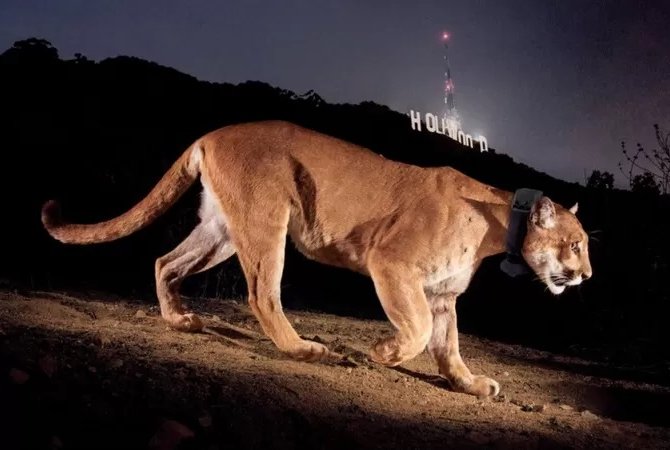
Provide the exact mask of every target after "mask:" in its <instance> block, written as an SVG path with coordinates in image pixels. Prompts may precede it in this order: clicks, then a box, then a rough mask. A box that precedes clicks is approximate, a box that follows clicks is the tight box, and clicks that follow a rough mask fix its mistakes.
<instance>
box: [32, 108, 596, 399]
mask: <svg viewBox="0 0 670 450" xmlns="http://www.w3.org/2000/svg"><path fill="white" fill-rule="evenodd" d="M198 176H200V180H201V183H202V186H203V190H202V203H201V206H200V212H199V216H200V223H199V224H198V225H197V226H196V227H195V229H194V230H193V231H192V232H191V234H190V235H189V236H188V237H187V238H186V239H185V240H184V241H183V242H182V243H181V244H179V246H177V247H176V248H175V249H174V250H172V251H171V252H170V253H168V254H166V255H165V256H162V257H160V258H158V260H157V261H156V268H155V275H156V289H157V296H158V299H159V301H160V309H161V315H162V317H163V318H164V319H165V320H166V321H167V323H168V324H169V325H170V326H171V327H173V328H175V329H177V330H183V331H198V330H200V329H201V328H202V327H203V324H202V322H201V321H200V319H199V318H198V317H197V316H196V315H194V314H192V313H189V312H187V311H185V310H184V308H183V307H182V304H181V301H180V297H179V292H178V290H179V285H180V283H181V282H182V280H183V279H184V278H185V277H186V276H188V275H191V274H194V273H198V272H201V271H204V270H207V269H210V268H212V267H214V266H215V265H217V264H219V263H221V262H222V261H224V260H226V259H227V258H230V257H231V256H233V255H234V254H237V256H238V258H239V260H240V263H241V266H242V269H243V271H244V275H245V278H246V281H247V286H248V292H249V305H250V307H251V310H252V311H253V313H254V315H255V316H256V318H257V319H258V321H259V322H260V325H261V327H262V328H263V330H264V332H265V333H266V334H267V336H269V337H270V338H271V339H272V341H273V342H274V343H275V344H276V346H277V347H278V348H279V349H280V350H281V351H283V352H285V353H287V354H289V355H290V356H292V357H294V358H297V359H300V360H308V361H315V360H318V359H321V358H323V357H325V356H328V355H330V352H329V350H328V349H327V348H326V347H325V346H324V345H322V344H320V343H317V342H312V341H308V340H304V339H301V338H300V336H299V335H298V334H297V333H296V331H295V330H294V329H293V327H292V326H291V324H290V323H289V321H288V320H287V319H286V317H285V316H284V312H283V311H282V305H281V300H280V279H281V275H282V270H283V264H284V251H285V244H286V236H287V235H288V236H290V237H291V239H292V241H293V242H294V243H295V245H296V247H297V248H298V250H299V251H301V252H302V253H303V254H304V255H306V256H307V257H308V258H311V259H313V260H316V261H319V262H321V263H325V264H330V265H334V266H339V267H345V268H348V269H351V270H354V271H357V272H360V273H363V274H365V275H368V276H370V277H371V278H372V281H373V283H374V286H375V289H376V293H377V295H378V297H379V300H380V301H381V305H382V307H383V309H384V311H385V313H386V315H387V316H388V319H389V320H390V322H391V323H392V324H393V326H394V327H395V329H396V333H395V334H394V335H393V336H392V337H389V338H386V339H382V340H380V341H378V342H377V343H376V344H375V345H374V346H373V347H372V349H371V351H370V356H371V359H372V360H373V361H375V362H377V363H380V364H383V365H386V366H396V365H398V364H401V363H402V362H403V361H407V360H408V359H410V358H413V357H415V356H416V355H417V354H419V353H420V352H422V351H423V350H424V349H427V350H428V352H429V353H430V354H431V355H432V357H433V358H434V359H435V361H436V362H437V365H438V366H439V371H440V373H441V374H442V375H443V376H444V377H445V378H446V379H447V380H448V381H449V382H450V384H451V386H452V388H453V389H454V390H455V391H458V392H464V393H469V394H474V395H478V396H488V395H497V394H498V392H499V390H500V387H499V385H498V383H497V382H496V381H495V380H492V379H491V378H488V377H485V376H482V375H473V374H472V373H471V372H470V370H469V369H468V368H467V367H466V365H465V364H464V363H463V360H462V359H461V356H460V354H459V347H458V330H457V326H456V298H457V297H458V295H459V294H461V293H463V292H464V291H465V290H466V288H467V287H468V284H469V282H470V279H471V278H472V276H473V274H474V273H475V271H476V270H477V268H478V267H479V265H480V263H481V262H482V260H483V259H484V258H486V257H487V256H490V255H494V254H498V253H502V252H504V251H505V248H506V247H505V238H506V233H507V227H508V224H509V216H510V209H511V202H512V198H513V193H511V192H506V191H503V190H499V189H496V188H493V187H491V186H488V185H486V184H483V183H480V182H478V181H476V180H474V179H472V178H470V177H468V176H466V175H465V174H463V173H461V172H459V171H457V170H454V169H452V168H450V167H437V168H422V167H418V166H413V165H408V164H403V163H400V162H396V161H392V160H388V159H385V158H384V157H382V156H380V155H378V154H376V153H373V152H372V151H370V150H367V149H365V148H362V147H359V146H356V145H353V144H350V143H347V142H344V141H341V140H338V139H336V138H333V137H330V136H326V135H323V134H320V133H317V132H315V131H312V130H309V129H305V128H302V127H299V126H297V125H294V124H291V123H286V122H281V121H266V122H256V123H246V124H239V125H232V126H227V127H223V128H220V129H218V130H215V131H213V132H210V133H208V134H207V135H205V136H203V137H201V138H200V139H197V140H196V141H195V142H194V143H193V144H192V145H191V146H190V147H189V148H188V149H187V150H186V151H185V152H184V153H183V154H182V156H181V157H180V158H179V159H178V160H177V161H176V162H175V163H174V165H173V166H172V167H171V168H170V169H169V171H168V172H167V173H166V174H165V175H164V176H163V178H162V179H161V180H160V181H159V182H158V184H157V185H156V186H155V187H154V188H153V190H152V191H151V192H150V193H149V194H148V195H147V196H146V197H145V198H144V199H143V200H141V201H140V202H139V203H138V204H137V205H135V206H134V207H132V208H131V209H130V210H129V211H127V212H126V213H124V214H122V215H120V216H118V217H116V218H113V219H111V220H108V221H105V222H101V223H96V224H71V223H67V222H65V221H63V220H61V218H60V214H59V208H58V206H57V204H56V203H55V202H54V201H49V202H47V203H46V204H45V205H44V207H43V210H42V222H43V224H44V226H45V228H46V229H47V230H48V232H49V233H50V234H51V236H53V237H54V238H55V239H58V240H59V241H62V242H65V243H69V244H93V243H98V242H108V241H112V240H114V239H119V238H122V237H124V236H128V235H129V234H131V233H133V232H135V231H137V230H139V229H140V228H142V227H145V226H147V225H148V224H150V223H151V222H152V221H153V220H155V219H156V218H157V217H158V216H159V215H160V214H162V213H164V212H165V211H166V210H167V209H168V208H170V207H171V206H172V205H173V204H174V203H175V202H176V201H177V199H178V198H179V197H180V196H181V195H182V194H183V193H184V192H185V191H186V190H187V189H188V188H189V186H191V185H192V184H193V183H194V182H195V180H196V179H197V178H198ZM576 211H577V205H576V204H575V206H573V207H572V208H570V209H566V208H563V207H562V206H560V205H558V204H554V203H553V202H552V201H551V200H550V199H549V198H547V197H544V196H542V197H541V198H540V199H539V200H537V201H536V202H535V203H534V204H533V205H532V209H531V211H530V213H529V215H528V221H527V231H526V235H525V238H524V240H523V246H522V250H521V252H522V255H523V258H524V259H525V261H526V263H527V264H528V266H530V268H532V270H533V271H534V272H535V274H536V275H537V276H538V277H539V278H540V279H541V280H542V281H543V282H544V283H545V284H546V286H547V287H548V289H549V290H550V291H551V292H552V293H554V294H560V293H561V292H563V290H564V289H565V287H566V286H569V285H577V284H579V283H581V282H582V280H586V279H588V278H589V277H590V276H591V265H590V263H589V256H588V237H587V234H586V233H585V232H584V230H583V228H582V226H581V224H580V222H579V220H578V219H577V218H576V217H575V213H576Z"/></svg>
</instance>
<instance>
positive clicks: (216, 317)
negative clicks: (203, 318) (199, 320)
mask: <svg viewBox="0 0 670 450" xmlns="http://www.w3.org/2000/svg"><path fill="white" fill-rule="evenodd" d="M212 320H213V321H214V322H223V321H222V320H221V317H219V316H217V315H216V314H215V315H213V316H212Z"/></svg>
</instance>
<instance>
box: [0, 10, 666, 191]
mask: <svg viewBox="0 0 670 450" xmlns="http://www.w3.org/2000/svg"><path fill="white" fill-rule="evenodd" d="M443 30H448V31H449V32H450V33H451V35H452V39H451V44H450V60H451V62H452V74H453V77H454V81H455V86H456V97H455V100H456V107H457V109H458V110H459V112H460V114H461V116H462V118H463V128H464V130H465V131H466V132H470V133H471V134H473V135H476V134H478V133H480V132H481V133H483V134H484V135H485V136H487V138H488V142H489V145H490V146H491V147H494V148H496V149H497V150H498V151H500V152H504V153H508V154H509V155H511V156H512V157H513V158H515V159H516V160H518V161H521V162H524V163H526V164H529V165H531V166H533V167H536V168H538V169H540V170H542V171H545V172H547V173H549V174H551V175H554V176H557V177H560V178H563V179H567V180H570V181H579V182H583V181H584V172H585V171H586V172H590V171H591V170H592V169H601V170H609V171H611V172H613V173H614V174H615V175H616V176H618V175H619V172H618V169H617V162H618V161H619V160H621V157H622V155H621V148H620V141H621V140H622V139H625V140H626V141H627V142H629V143H630V147H631V148H634V144H635V143H636V142H638V141H639V142H641V143H643V144H646V145H649V146H651V145H652V144H653V143H654V136H653V132H654V130H653V127H652V126H653V124H654V123H659V124H660V125H661V127H665V128H666V129H667V130H668V131H670V1H667V0H653V1H650V0H645V1H639V0H638V1H615V0H612V1H586V0H561V1H556V0H526V1H516V0H515V1H510V0H505V1H499V0H490V1H475V0H467V1H466V0H463V1H416V2H415V1H412V2H410V1H405V2H382V1H376V0H374V1H366V2H363V1H353V0H337V1H328V2H326V1H315V0H311V1H310V0H301V1H282V2H269V1H257V0H253V1H251V0H248V1H232V0H226V1H195V0H193V1H181V2H178V1H160V2H158V1H154V2H144V1H137V0H135V1H130V0H117V1H97V2H96V1H90V0H79V1H74V0H59V1H46V0H45V1H34V0H2V2H1V3H0V50H4V49H6V48H9V47H10V46H11V45H12V43H13V42H14V41H17V40H20V39H26V38H29V37H40V38H44V39H47V40H49V41H50V42H51V43H52V44H53V45H54V46H55V47H57V48H58V50H59V52H60V56H61V58H66V59H69V58H72V57H73V54H74V53H76V52H80V53H83V54H84V55H86V56H87V57H89V58H91V59H94V60H96V61H99V60H101V59H104V58H106V57H111V56H117V55H130V56H137V57H140V58H143V59H147V60H151V61H155V62H158V63H160V64H163V65H166V66H171V67H175V68H177V69H179V70H181V71H183V72H186V73H189V74H191V75H194V76H196V77H198V78H200V79H203V80H208V81H217V82H231V83H238V82H242V81H245V80H259V81H264V82H267V83H270V84H272V85H274V86H277V87H281V88H285V89H290V90H292V91H294V92H296V93H298V94H301V93H304V92H306V91H308V90H309V89H314V90H315V91H316V92H317V93H319V94H320V95H321V96H322V97H323V98H324V99H325V100H326V101H328V102H332V103H340V102H348V103H358V102H361V101H364V100H371V101H374V102H377V103H380V104H384V105H388V106H389V107H390V108H392V109H394V110H396V111H399V112H403V113H406V112H409V110H410V109H414V110H418V111H421V112H423V113H425V112H433V113H441V112H442V109H441V108H442V105H443V99H442V84H443V83H442V79H443V78H442V77H443V65H442V63H443V61H442V53H443V50H442V46H441V41H440V36H441V33H442V31H443ZM409 126H410V122H409V119H408V127H409ZM618 179H619V182H621V181H622V178H621V177H618ZM619 184H620V183H619ZM620 185H621V184H620Z"/></svg>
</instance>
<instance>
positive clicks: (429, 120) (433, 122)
mask: <svg viewBox="0 0 670 450" xmlns="http://www.w3.org/2000/svg"><path fill="white" fill-rule="evenodd" d="M426 129H427V130H428V131H431V132H433V133H435V132H436V131H437V116H435V115H434V114H431V113H428V114H426Z"/></svg>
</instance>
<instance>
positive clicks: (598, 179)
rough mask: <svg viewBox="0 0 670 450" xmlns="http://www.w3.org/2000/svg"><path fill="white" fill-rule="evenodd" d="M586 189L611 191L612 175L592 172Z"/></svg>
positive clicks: (596, 171)
mask: <svg viewBox="0 0 670 450" xmlns="http://www.w3.org/2000/svg"><path fill="white" fill-rule="evenodd" d="M586 187H587V188H589V189H612V188H613V187H614V175H612V174H611V173H610V172H607V171H604V172H601V171H599V170H594V171H593V172H591V175H590V176H589V179H588V181H587V182H586Z"/></svg>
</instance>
